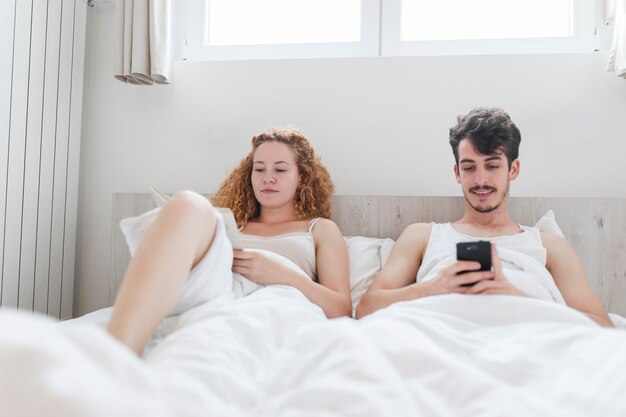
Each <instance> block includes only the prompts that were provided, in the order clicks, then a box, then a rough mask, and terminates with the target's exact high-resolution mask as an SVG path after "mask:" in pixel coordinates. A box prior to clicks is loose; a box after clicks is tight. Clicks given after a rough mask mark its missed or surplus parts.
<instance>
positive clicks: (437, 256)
mask: <svg viewBox="0 0 626 417" xmlns="http://www.w3.org/2000/svg"><path fill="white" fill-rule="evenodd" d="M520 227H521V228H522V230H523V231H522V233H517V234H514V235H509V236H496V237H483V236H469V235H466V234H463V233H460V232H457V231H456V230H455V229H454V228H453V227H452V225H451V224H450V223H432V230H431V233H430V239H429V241H428V247H427V248H426V252H425V253H424V258H423V259H422V264H421V266H420V268H419V271H418V272H417V281H422V280H429V279H432V278H434V277H435V276H436V275H437V274H438V273H439V271H441V270H442V269H443V268H445V267H447V266H448V265H450V264H452V263H454V262H455V261H456V244H457V243H459V242H469V241H475V240H486V241H490V242H493V243H495V244H496V247H497V249H498V251H499V253H500V252H501V251H500V249H501V248H502V249H508V250H510V251H515V252H518V253H521V254H524V255H526V256H528V257H530V258H532V259H534V260H535V261H536V262H537V263H538V264H540V265H539V267H543V269H544V270H545V272H546V273H547V274H549V272H548V271H547V270H546V269H545V265H546V249H545V248H544V247H543V243H542V242H541V235H540V233H539V230H538V229H536V228H534V227H527V226H520ZM500 255H502V254H501V253H500ZM502 269H503V272H504V275H505V276H506V278H507V279H508V280H509V281H510V282H511V283H512V284H513V285H515V286H516V287H517V288H519V289H520V290H521V291H522V292H524V293H525V294H527V295H529V296H531V297H534V298H541V299H547V300H555V297H554V295H553V292H554V291H555V290H556V291H558V289H556V285H555V284H554V281H552V282H550V283H546V282H544V281H543V279H542V278H541V277H537V276H534V274H532V273H528V272H527V271H524V270H523V269H522V268H520V267H519V266H517V265H516V264H514V263H511V262H507V261H506V260H504V259H502ZM559 295H560V294H559Z"/></svg>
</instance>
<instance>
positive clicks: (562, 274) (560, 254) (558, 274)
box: [541, 233, 614, 327]
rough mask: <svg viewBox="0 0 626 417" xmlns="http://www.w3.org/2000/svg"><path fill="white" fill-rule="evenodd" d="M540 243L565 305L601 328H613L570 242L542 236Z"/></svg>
mask: <svg viewBox="0 0 626 417" xmlns="http://www.w3.org/2000/svg"><path fill="white" fill-rule="evenodd" d="M541 240H542V241H543V246H544V247H545V248H546V251H547V253H548V257H547V261H546V268H547V269H548V271H550V273H551V274H552V277H553V278H554V282H555V283H556V286H557V287H558V288H559V291H561V294H562V295H563V298H564V299H565V303H566V304H567V305H568V306H570V307H572V308H575V309H576V310H578V311H580V312H582V313H584V314H586V315H587V316H589V317H590V318H591V319H592V320H594V321H595V322H597V323H598V324H600V325H601V326H606V327H613V326H614V325H613V322H612V321H611V319H610V318H609V315H608V314H607V312H606V309H605V308H604V306H603V305H602V301H600V299H599V298H598V297H597V296H596V294H594V292H593V290H592V289H591V286H590V285H589V282H588V281H587V274H586V273H585V267H584V265H583V263H582V261H581V260H580V257H579V256H578V254H577V253H576V250H575V249H574V247H573V246H572V245H571V244H570V243H569V242H568V241H567V239H565V238H562V237H560V236H556V235H552V234H549V233H542V234H541Z"/></svg>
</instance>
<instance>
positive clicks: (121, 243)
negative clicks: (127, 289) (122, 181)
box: [109, 193, 155, 305]
mask: <svg viewBox="0 0 626 417" xmlns="http://www.w3.org/2000/svg"><path fill="white" fill-rule="evenodd" d="M154 207H155V204H154V200H153V199H152V195H151V194H149V193H114V194H113V219H112V222H111V224H112V229H111V275H110V277H111V278H110V281H109V302H110V303H111V305H113V302H114V301H115V296H116V295H117V290H118V288H119V285H120V283H121V282H122V278H124V272H125V271H126V266H128V262H129V260H130V255H129V253H128V246H127V245H126V240H125V239H124V235H123V233H122V231H121V229H120V226H119V225H120V221H121V220H122V219H124V218H126V217H131V216H136V215H138V214H141V213H145V212H146V211H148V210H151V209H153V208H154Z"/></svg>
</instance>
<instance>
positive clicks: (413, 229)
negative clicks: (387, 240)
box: [400, 223, 434, 242]
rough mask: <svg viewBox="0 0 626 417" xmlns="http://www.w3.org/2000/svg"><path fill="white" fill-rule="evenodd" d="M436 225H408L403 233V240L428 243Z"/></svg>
mask: <svg viewBox="0 0 626 417" xmlns="http://www.w3.org/2000/svg"><path fill="white" fill-rule="evenodd" d="M433 224H434V223H413V224H410V225H408V226H407V227H406V228H405V229H404V231H403V232H402V235H401V236H400V237H401V238H404V239H407V238H408V239H411V240H419V241H426V242H427V241H428V239H429V238H430V233H431V231H432V228H433Z"/></svg>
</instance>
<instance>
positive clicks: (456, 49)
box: [176, 0, 602, 60]
mask: <svg viewBox="0 0 626 417" xmlns="http://www.w3.org/2000/svg"><path fill="white" fill-rule="evenodd" d="M601 3H602V0H437V1H433V0H186V1H182V0H180V1H179V2H177V3H176V4H177V6H176V7H186V8H187V10H186V11H183V12H179V13H181V16H183V23H184V24H183V25H182V27H184V28H186V29H185V33H184V34H182V37H183V39H182V40H181V41H180V44H181V45H183V44H184V46H183V51H182V52H181V53H180V55H182V56H183V57H184V58H186V59H191V60H212V59H268V58H269V59H271V58H315V57H351V56H396V55H468V54H502V53H542V52H549V53H558V52H591V51H593V50H594V42H597V41H596V39H595V37H594V31H595V28H596V9H598V7H600V5H601ZM183 5H184V6H183ZM598 26H599V25H598Z"/></svg>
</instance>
